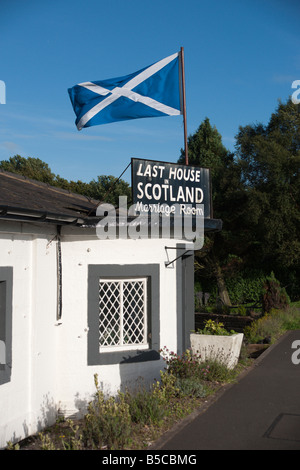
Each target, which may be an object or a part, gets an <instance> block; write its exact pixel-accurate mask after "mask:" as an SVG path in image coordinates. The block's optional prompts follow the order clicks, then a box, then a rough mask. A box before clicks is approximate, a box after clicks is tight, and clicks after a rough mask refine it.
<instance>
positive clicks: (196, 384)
mask: <svg viewBox="0 0 300 470" xmlns="http://www.w3.org/2000/svg"><path fill="white" fill-rule="evenodd" d="M175 385H176V387H177V388H178V390H179V393H180V394H181V395H183V396H189V397H196V398H204V397H205V396H206V394H207V391H206V388H205V387H204V385H203V384H202V383H201V382H200V381H199V380H197V379H196V378H194V377H188V378H177V379H176V382H175Z"/></svg>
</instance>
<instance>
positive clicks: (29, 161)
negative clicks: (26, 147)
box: [0, 155, 131, 206]
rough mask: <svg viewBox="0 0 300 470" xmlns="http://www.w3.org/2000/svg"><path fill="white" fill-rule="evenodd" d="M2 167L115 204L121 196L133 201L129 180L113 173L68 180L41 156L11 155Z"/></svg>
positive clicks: (0, 166)
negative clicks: (95, 177)
mask: <svg viewBox="0 0 300 470" xmlns="http://www.w3.org/2000/svg"><path fill="white" fill-rule="evenodd" d="M0 169H2V170H5V171H9V172H12V173H17V174H20V175H23V176H25V177H26V178H30V179H33V180H36V181H40V182H42V183H47V184H49V185H51V186H56V187H59V188H62V189H65V190H67V191H70V192H74V193H78V194H82V195H84V196H87V197H90V198H92V199H96V200H98V201H104V202H107V203H110V204H113V205H115V206H118V205H119V196H127V198H128V204H130V203H131V190H130V186H129V184H128V183H127V182H125V181H124V180H122V179H118V178H116V177H114V176H112V175H109V176H106V175H102V176H98V177H97V179H93V180H92V181H90V182H89V183H85V182H83V181H80V180H78V181H72V180H71V181H68V180H66V179H64V178H61V177H60V176H59V175H55V174H54V173H52V171H51V169H50V168H49V166H48V164H47V163H45V162H43V161H42V160H40V159H39V158H32V157H28V158H24V157H21V156H20V155H15V156H14V157H10V158H9V160H3V161H1V162H0Z"/></svg>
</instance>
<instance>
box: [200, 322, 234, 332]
mask: <svg viewBox="0 0 300 470" xmlns="http://www.w3.org/2000/svg"><path fill="white" fill-rule="evenodd" d="M197 334H200V335H222V336H230V335H234V334H235V331H233V330H230V331H228V330H226V329H225V328H224V324H223V323H221V322H216V321H213V320H205V322H204V328H203V329H202V330H197Z"/></svg>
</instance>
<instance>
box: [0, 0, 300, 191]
mask: <svg viewBox="0 0 300 470" xmlns="http://www.w3.org/2000/svg"><path fill="white" fill-rule="evenodd" d="M299 25H300V2H299V1H298V0H284V1H283V0H272V1H269V0H260V1H258V0H211V1H207V0H206V1H203V0H185V1H179V0H151V2H149V1H145V0H106V1H103V0H88V1H87V2H82V1H79V0H0V44H1V49H0V58H1V60H0V80H2V81H4V82H5V85H6V104H0V160H7V159H8V158H9V157H11V156H13V155H15V154H19V155H21V156H23V157H28V156H30V157H35V158H40V159H41V160H43V161H45V162H46V163H48V165H49V166H50V168H51V170H52V171H53V172H54V173H55V174H59V175H60V176H61V177H64V178H66V179H68V180H75V181H77V180H82V181H87V182H89V181H91V180H92V179H94V178H96V177H97V176H98V175H114V176H119V175H120V174H121V173H122V171H123V170H124V169H125V168H126V166H127V165H128V163H129V162H130V159H131V157H136V158H149V159H152V160H159V161H169V162H176V161H177V159H178V157H179V155H180V149H181V148H183V146H184V131H183V119H182V116H179V117H178V116H177V117H161V118H148V119H139V120H131V121H124V122H120V123H112V124H105V125H101V126H94V127H90V128H86V129H83V130H82V131H80V132H79V131H78V130H77V128H76V126H75V114H74V111H73V108H72V106H71V102H70V99H69V95H68V92H67V89H68V88H70V87H72V86H74V85H76V84H77V83H80V82H85V81H94V80H103V79H106V78H112V77H118V76H122V75H127V74H129V73H132V72H135V71H137V70H139V69H141V68H143V67H145V66H147V65H150V64H152V63H153V62H156V61H158V60H160V59H162V58H164V57H167V56H169V55H171V54H173V53H174V52H177V51H179V50H180V47H184V52H185V77H186V98H187V129H188V134H192V133H194V132H195V131H196V130H197V128H198V127H199V125H200V124H201V122H202V121H203V119H205V118H206V117H208V118H209V119H210V122H211V124H212V125H215V126H216V128H217V129H218V131H219V132H220V134H221V135H222V138H223V143H224V145H225V146H226V147H227V148H229V149H231V150H233V149H234V142H235V135H236V134H237V132H238V129H239V126H240V125H242V126H244V125H247V124H252V123H255V122H262V123H267V122H268V120H269V117H270V115H271V113H272V112H273V111H274V110H275V108H276V106H277V103H278V99H281V100H282V101H286V99H288V97H289V96H290V95H291V94H292V93H293V90H292V88H291V85H292V82H293V81H294V80H299V79H300V26H299ZM123 178H124V179H125V180H127V181H128V182H130V171H127V172H126V173H125V174H124V175H123Z"/></svg>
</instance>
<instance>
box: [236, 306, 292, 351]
mask: <svg viewBox="0 0 300 470" xmlns="http://www.w3.org/2000/svg"><path fill="white" fill-rule="evenodd" d="M299 328H300V313H299V311H298V310H297V309H293V308H288V309H286V310H278V309H271V310H270V312H269V313H268V314H265V315H264V316H263V317H261V318H259V319H258V320H255V321H254V322H253V323H252V324H251V325H250V326H248V327H246V328H245V330H244V334H245V337H246V339H247V341H248V342H249V343H253V344H255V343H260V342H266V340H267V342H270V343H274V342H275V341H276V340H277V339H278V338H279V337H280V336H281V335H282V334H283V333H284V332H285V331H288V330H292V329H299Z"/></svg>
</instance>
